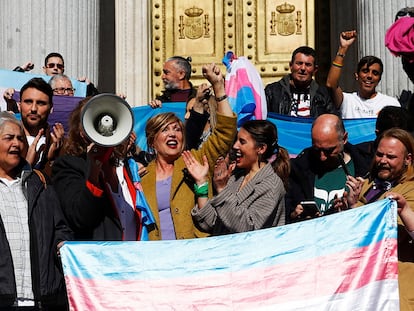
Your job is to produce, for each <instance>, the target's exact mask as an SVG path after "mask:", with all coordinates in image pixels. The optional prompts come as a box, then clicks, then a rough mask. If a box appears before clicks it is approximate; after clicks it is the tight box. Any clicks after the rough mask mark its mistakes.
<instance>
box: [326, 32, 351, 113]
mask: <svg viewBox="0 0 414 311" xmlns="http://www.w3.org/2000/svg"><path fill="white" fill-rule="evenodd" d="M356 37H357V32H356V31H355V30H351V31H344V32H341V34H340V36H339V48H338V52H337V53H336V55H335V58H334V60H333V61H332V64H331V68H330V69H329V73H328V77H327V78H326V87H328V88H329V89H330V90H331V92H332V100H333V102H334V105H335V107H336V108H337V109H340V108H341V105H342V101H343V99H344V94H343V91H342V89H341V87H340V86H339V78H340V76H341V71H342V67H343V65H344V58H345V55H346V52H347V51H348V49H349V47H350V46H351V45H352V43H354V41H355V39H356Z"/></svg>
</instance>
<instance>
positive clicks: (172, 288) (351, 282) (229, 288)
mask: <svg viewBox="0 0 414 311" xmlns="http://www.w3.org/2000/svg"><path fill="white" fill-rule="evenodd" d="M317 252H318V250H317V249H315V254H316V253H317ZM396 254H397V249H396V240H395V239H388V240H382V241H380V242H379V243H376V244H373V245H370V246H367V247H363V248H358V249H351V250H349V251H345V252H341V253H336V254H331V255H327V256H321V257H318V256H317V257H315V258H313V259H308V260H301V259H300V258H298V260H297V261H295V262H290V263H288V264H279V265H277V266H270V267H269V266H268V267H261V268H256V269H247V270H243V271H234V272H230V273H229V272H225V273H219V272H217V273H210V274H208V275H198V276H197V277H191V276H189V277H182V278H174V279H171V278H165V279H162V280H152V279H140V280H131V281H108V280H99V279H94V280H86V279H76V278H71V277H66V284H67V290H68V295H69V297H70V304H71V307H72V308H73V309H74V310H101V309H105V310H125V309H126V308H128V306H129V307H131V306H133V309H137V310H152V309H163V308H165V309H171V308H172V307H173V306H174V308H176V309H177V310H190V309H191V310H223V309H224V310H238V309H242V310H256V309H258V307H259V306H261V307H264V308H269V307H271V306H275V305H278V304H287V303H289V302H294V301H306V300H307V299H309V300H312V299H322V297H329V296H332V297H334V296H335V294H336V295H338V294H339V295H342V294H349V293H352V292H355V291H359V290H361V289H364V288H365V289H366V288H369V287H370V286H379V285H378V284H379V283H378V282H384V281H386V282H390V284H391V285H390V287H391V288H394V287H395V286H397V285H396V284H397V272H398V267H397V258H396ZM387 258H388V259H387ZM200 268H202V267H200ZM148 273H149V274H150V271H148ZM392 281H395V282H392ZM375 284H376V285H375ZM379 287H381V286H379ZM394 291H395V288H394ZM382 295H386V293H383V294H382ZM392 295H393V292H391V293H390V296H392ZM154 297H156V298H154ZM338 297H339V296H338ZM324 299H328V298H324ZM328 300H329V299H328ZM154 301H156V305H154ZM325 307H326V306H323V305H321V306H320V308H321V309H324V308H325ZM292 310H294V309H292Z"/></svg>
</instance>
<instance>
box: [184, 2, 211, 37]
mask: <svg viewBox="0 0 414 311" xmlns="http://www.w3.org/2000/svg"><path fill="white" fill-rule="evenodd" d="M203 13H204V11H203V9H201V8H197V7H195V6H193V7H192V8H189V9H186V10H185V11H184V14H185V15H186V17H184V16H182V15H181V16H180V24H179V27H180V39H185V38H188V39H198V38H201V37H202V36H203V34H204V37H208V36H209V33H208V30H209V22H208V14H204V15H203Z"/></svg>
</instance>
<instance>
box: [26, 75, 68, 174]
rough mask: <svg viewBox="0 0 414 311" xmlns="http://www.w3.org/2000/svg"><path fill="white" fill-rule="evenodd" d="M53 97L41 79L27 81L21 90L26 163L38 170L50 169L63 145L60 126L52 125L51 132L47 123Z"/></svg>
mask: <svg viewBox="0 0 414 311" xmlns="http://www.w3.org/2000/svg"><path fill="white" fill-rule="evenodd" d="M52 98H53V90H52V87H51V86H50V85H49V84H48V83H47V82H46V81H45V80H43V79H42V78H33V79H31V80H29V81H28V82H27V83H26V84H25V85H23V87H22V88H21V90H20V103H19V110H20V113H21V119H22V123H23V127H24V131H25V134H26V137H27V141H28V143H29V150H28V152H27V156H26V160H27V161H28V162H29V163H30V164H31V165H32V166H33V167H35V168H37V169H40V170H44V169H45V168H48V169H49V166H50V164H51V163H53V160H54V159H55V158H56V157H57V156H58V155H59V152H60V149H61V147H62V145H63V138H64V129H63V125H62V124H61V123H55V124H54V125H53V128H52V131H51V130H50V129H49V124H48V122H47V119H48V117H49V114H50V113H51V112H52V109H53V101H52ZM47 163H48V164H47ZM46 173H49V170H46Z"/></svg>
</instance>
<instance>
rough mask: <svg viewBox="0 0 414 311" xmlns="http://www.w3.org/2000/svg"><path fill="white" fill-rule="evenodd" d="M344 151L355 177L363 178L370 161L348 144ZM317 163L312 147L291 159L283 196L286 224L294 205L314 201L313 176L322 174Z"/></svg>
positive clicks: (288, 221)
mask: <svg viewBox="0 0 414 311" xmlns="http://www.w3.org/2000/svg"><path fill="white" fill-rule="evenodd" d="M344 150H345V152H347V153H349V154H350V156H351V158H352V160H353V162H354V167H355V176H365V175H366V174H367V173H368V171H369V169H370V163H371V159H370V158H369V157H367V156H365V155H363V154H361V153H360V152H359V150H358V149H357V148H356V147H355V146H354V145H352V144H350V143H347V144H346V145H345V147H344ZM318 163H319V159H318V158H317V157H316V156H314V153H313V152H312V147H309V148H306V149H304V150H303V151H302V152H301V153H300V154H299V155H298V156H297V157H296V158H294V159H291V161H290V164H291V171H290V175H289V184H288V191H287V193H286V196H285V205H286V222H287V223H290V222H291V220H290V213H291V212H292V211H294V210H295V208H296V205H298V204H299V203H300V202H301V201H313V200H314V187H315V176H316V175H318V174H323V172H322V171H321V169H320V167H319V165H318Z"/></svg>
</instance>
